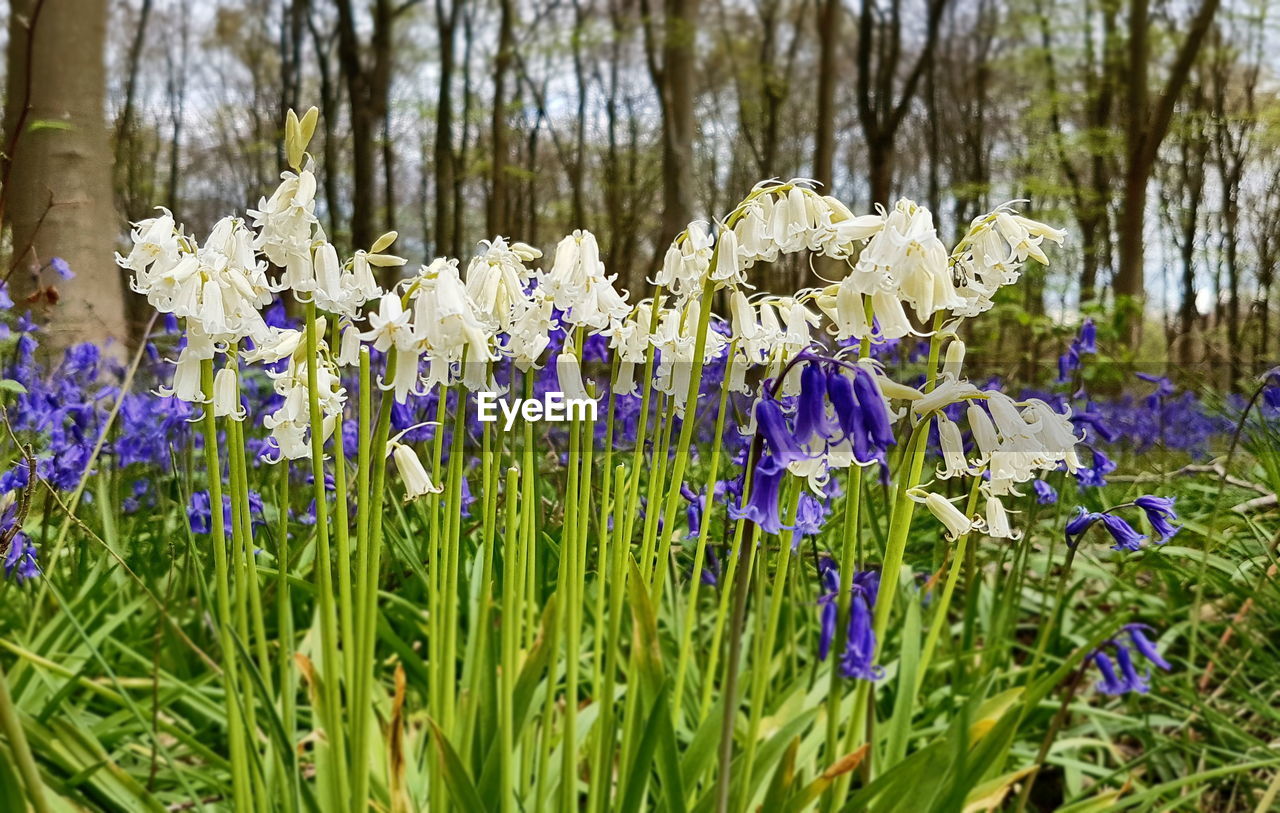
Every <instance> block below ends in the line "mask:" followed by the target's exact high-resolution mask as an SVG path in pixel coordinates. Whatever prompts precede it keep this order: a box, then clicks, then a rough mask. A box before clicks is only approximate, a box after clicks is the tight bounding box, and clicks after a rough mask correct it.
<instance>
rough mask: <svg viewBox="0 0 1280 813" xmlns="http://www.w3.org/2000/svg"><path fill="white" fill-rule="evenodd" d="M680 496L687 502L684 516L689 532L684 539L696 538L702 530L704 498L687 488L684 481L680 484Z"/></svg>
mask: <svg viewBox="0 0 1280 813" xmlns="http://www.w3.org/2000/svg"><path fill="white" fill-rule="evenodd" d="M680 496H682V497H684V498H685V501H686V502H688V503H689V504H688V505H687V506H686V507H685V517H686V518H687V519H688V521H689V533H688V534H687V535H686V536H685V539H696V538H697V537H698V534H699V533H700V532H701V531H702V510H703V507H704V500H703V498H702V496H701V495H700V494H698V493H697V492H695V491H694V490H693V489H691V488H689V486H688V485H686V484H685V483H681V484H680Z"/></svg>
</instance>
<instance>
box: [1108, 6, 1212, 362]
mask: <svg viewBox="0 0 1280 813" xmlns="http://www.w3.org/2000/svg"><path fill="white" fill-rule="evenodd" d="M1218 3H1219V0H1202V1H1201V5H1200V8H1199V11H1197V12H1196V16H1195V18H1194V19H1193V20H1192V22H1191V27H1190V29H1189V30H1188V32H1187V35H1186V38H1185V39H1184V40H1183V41H1182V45H1181V47H1180V48H1179V49H1178V53H1177V56H1176V58H1175V59H1174V62H1173V65H1172V66H1171V67H1170V69H1169V75H1168V77H1167V79H1166V81H1165V84H1164V90H1163V92H1162V93H1161V95H1160V98H1159V103H1158V104H1157V105H1156V106H1154V107H1152V106H1151V105H1150V104H1149V96H1150V93H1149V89H1148V87H1147V81H1148V79H1147V73H1148V71H1147V68H1148V64H1149V62H1150V48H1149V47H1148V32H1149V29H1150V26H1151V21H1150V17H1149V14H1148V0H1131V5H1130V8H1129V54H1128V56H1129V61H1128V65H1127V66H1126V67H1127V71H1128V76H1127V77H1126V81H1127V86H1128V90H1129V94H1128V100H1127V101H1128V107H1129V109H1128V115H1129V122H1128V126H1127V127H1126V130H1125V140H1126V144H1125V147H1126V150H1125V173H1124V197H1123V202H1122V209H1121V212H1120V268H1119V270H1118V271H1117V273H1116V282H1115V291H1116V295H1117V296H1123V297H1129V298H1130V299H1132V300H1134V301H1135V302H1137V303H1139V305H1140V303H1141V301H1142V296H1143V259H1144V257H1143V240H1142V238H1143V230H1144V229H1145V227H1146V200H1147V183H1148V181H1149V180H1150V179H1151V170H1152V168H1153V167H1154V166H1155V161H1156V156H1157V154H1158V151H1159V149H1160V142H1161V141H1163V140H1164V137H1165V134H1166V133H1168V131H1169V122H1170V120H1171V119H1172V117H1173V109H1174V104H1175V103H1176V102H1177V99H1178V96H1179V94H1180V93H1181V92H1182V88H1183V86H1184V85H1185V84H1186V82H1187V78H1188V76H1189V75H1190V73H1191V67H1192V64H1193V63H1194V62H1195V59H1196V55H1197V54H1198V53H1199V51H1200V46H1201V45H1202V44H1203V42H1204V38H1205V35H1206V34H1207V33H1208V31H1209V26H1210V24H1211V23H1212V22H1213V16H1214V14H1215V13H1216V12H1217V9H1218ZM1123 318H1124V317H1123V315H1122V319H1123ZM1141 321H1142V320H1141V318H1140V314H1139V318H1138V319H1137V321H1136V323H1135V324H1133V325H1132V326H1131V327H1133V328H1137V327H1139V326H1140V325H1141ZM1136 336H1137V333H1136V330H1135V331H1132V337H1136Z"/></svg>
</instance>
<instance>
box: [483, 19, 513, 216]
mask: <svg viewBox="0 0 1280 813" xmlns="http://www.w3.org/2000/svg"><path fill="white" fill-rule="evenodd" d="M500 6H501V14H500V16H499V20H498V52H497V55H496V56H495V57H494V60H493V110H492V118H491V119H490V132H491V136H490V140H491V142H492V143H491V145H490V146H491V148H492V152H493V155H492V157H491V159H490V167H491V169H490V174H489V217H488V222H487V226H486V228H487V230H488V232H489V234H490V235H495V234H501V233H502V232H503V231H505V230H506V229H507V161H508V160H509V158H510V156H508V155H507V152H508V150H509V147H508V146H507V143H508V139H507V73H508V72H509V71H510V69H511V58H512V53H511V51H512V48H514V47H515V34H514V33H513V26H514V25H515V20H514V17H515V7H514V2H513V0H501V2H500Z"/></svg>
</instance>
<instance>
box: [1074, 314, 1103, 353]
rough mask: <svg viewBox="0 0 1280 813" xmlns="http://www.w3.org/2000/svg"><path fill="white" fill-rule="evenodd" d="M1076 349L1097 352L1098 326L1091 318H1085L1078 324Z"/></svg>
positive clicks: (1082, 351)
mask: <svg viewBox="0 0 1280 813" xmlns="http://www.w3.org/2000/svg"><path fill="white" fill-rule="evenodd" d="M1076 344H1077V349H1078V350H1079V351H1080V352H1081V353H1089V354H1091V355H1094V354H1096V353H1097V352H1098V326H1097V325H1095V324H1094V323H1093V320H1092V319H1085V320H1084V324H1082V325H1080V335H1079V337H1077V338H1076Z"/></svg>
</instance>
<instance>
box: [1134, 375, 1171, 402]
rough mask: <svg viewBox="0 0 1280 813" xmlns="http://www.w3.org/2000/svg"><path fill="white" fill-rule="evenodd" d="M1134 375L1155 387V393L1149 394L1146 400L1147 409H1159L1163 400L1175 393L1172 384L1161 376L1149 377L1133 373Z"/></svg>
mask: <svg viewBox="0 0 1280 813" xmlns="http://www.w3.org/2000/svg"><path fill="white" fill-rule="evenodd" d="M1134 375H1136V376H1137V377H1138V378H1141V379H1142V380H1143V381H1147V382H1150V383H1152V384H1155V385H1156V390H1155V392H1153V393H1151V394H1150V395H1148V396H1147V398H1146V404H1147V409H1151V410H1158V409H1160V406H1161V404H1163V403H1164V399H1165V398H1167V397H1168V396H1170V395H1173V394H1174V392H1175V390H1174V387H1173V382H1172V381H1170V380H1169V379H1168V378H1165V377H1164V376H1162V375H1151V374H1149V373H1134Z"/></svg>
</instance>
